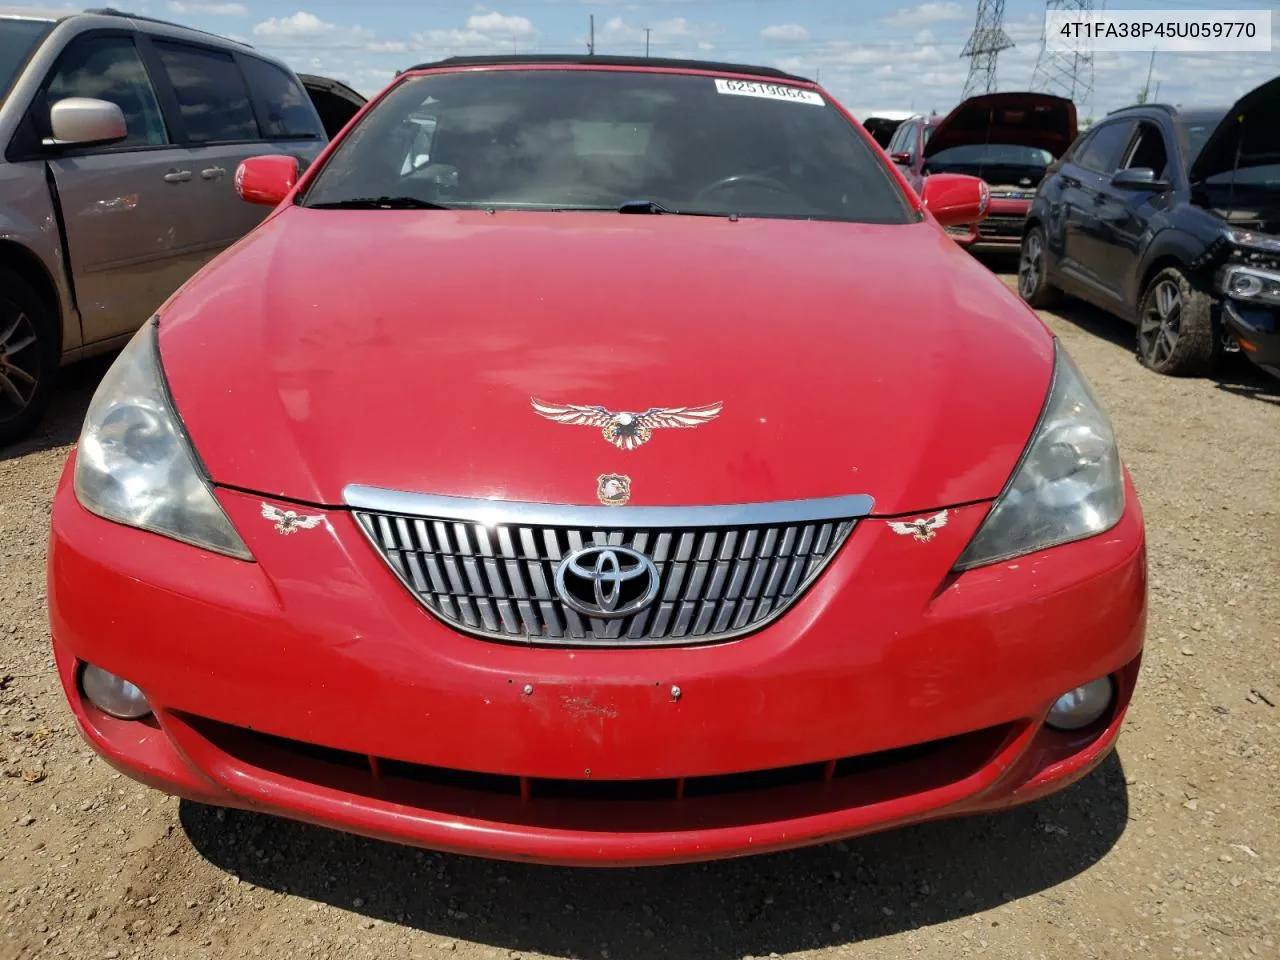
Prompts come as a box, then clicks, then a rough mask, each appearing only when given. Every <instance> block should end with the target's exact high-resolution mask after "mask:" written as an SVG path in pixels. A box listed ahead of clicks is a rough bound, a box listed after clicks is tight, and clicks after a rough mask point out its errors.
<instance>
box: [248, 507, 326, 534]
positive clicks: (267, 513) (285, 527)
mask: <svg viewBox="0 0 1280 960" xmlns="http://www.w3.org/2000/svg"><path fill="white" fill-rule="evenodd" d="M262 516H263V517H264V518H265V519H267V520H271V521H272V522H274V523H275V525H276V532H277V533H281V534H284V535H285V536H288V535H289V534H291V533H297V532H298V531H299V530H310V529H311V528H312V527H317V526H319V525H320V521H321V520H323V519H324V514H322V513H313V514H301V513H298V512H297V511H296V510H281V509H280V508H279V507H273V506H272V505H271V504H269V503H264V504H263V505H262Z"/></svg>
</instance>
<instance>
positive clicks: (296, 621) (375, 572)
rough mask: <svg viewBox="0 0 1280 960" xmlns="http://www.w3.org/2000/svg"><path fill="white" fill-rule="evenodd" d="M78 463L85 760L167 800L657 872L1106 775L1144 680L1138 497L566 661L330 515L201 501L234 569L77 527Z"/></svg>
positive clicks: (70, 609) (942, 547)
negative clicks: (217, 521) (1021, 540)
mask: <svg viewBox="0 0 1280 960" xmlns="http://www.w3.org/2000/svg"><path fill="white" fill-rule="evenodd" d="M73 456H74V455H73ZM70 470H71V463H70V462H69V463H68V467H67V471H66V472H65V473H64V476H63V479H62V482H61V484H60V486H59V490H58V493H57V496H56V499H55V504H54V510H53V522H52V530H51V538H50V552H49V613H50V624H51V630H52V633H53V640H54V651H55V654H56V658H57V662H58V667H59V673H60V677H61V680H62V683H63V687H64V690H65V692H66V695H67V697H68V700H69V702H70V704H71V707H72V710H73V712H74V714H75V717H76V720H77V723H78V724H79V727H80V729H81V731H82V733H83V735H84V736H85V737H86V739H87V740H88V741H89V742H90V743H91V744H92V745H93V746H94V747H95V749H97V750H98V751H99V752H100V753H101V754H102V755H103V756H104V757H106V758H107V759H108V760H109V761H110V762H111V763H113V764H114V765H116V766H117V767H118V768H119V769H121V770H122V771H124V772H125V773H127V774H128V775H129V776H131V777H134V778H136V779H138V780H140V781H142V782H145V783H148V784H151V785H152V786H154V787H156V788H158V789H161V790H165V791H169V792H172V793H176V794H179V795H182V796H186V797H190V798H192V799H196V800H199V801H202V802H206V803H212V804H219V805H226V806H238V807H243V808H246V809H254V810H262V811H267V812H272V813H276V814H280V815H283V816H287V817H293V818H296V819H301V820H306V821H310V822H314V823H319V824H324V825H329V826H333V827H337V828H340V829H343V830H348V831H351V832H355V833H360V834H364V835H368V836H374V837H380V838H384V839H391V840H395V841H400V842H406V843H412V844H418V845H421V846H426V847H430V848H434V849H442V850H450V851H455V852H464V853H470V854H477V855H482V856H491V857H500V858H511V859H522V860H534V861H541V862H551V863H591V864H616V865H622V864H641V863H669V862H677V861H684V860H698V859H710V858H718V857H725V856H734V855H741V854H746V853H754V852H763V851H768V850H776V849H782V848H786V847H793V846H799V845H803V844H808V843H817V842H822V841H826V840H832V839H835V838H838V837H844V836H851V835H855V834H859V833H866V832H870V831H873V830H880V829H885V828H887V827H892V826H895V825H899V824H905V823H910V822H915V821H920V820H924V819H931V818H936V817H942V816H951V815H958V814H963V813H972V812H976V811H980V810H989V809H995V808H999V807H1004V806H1008V805H1011V804H1015V803H1020V802H1025V801H1027V800H1030V799H1034V798H1035V797H1038V796H1041V795H1043V794H1045V793H1047V792H1050V791H1052V790H1056V789H1059V788H1061V787H1062V786H1065V785H1066V784H1068V783H1070V782H1072V781H1073V780H1075V779H1077V778H1078V777H1080V776H1083V775H1084V774H1085V773H1087V772H1088V771H1089V770H1091V769H1092V768H1093V767H1094V766H1095V765H1096V764H1098V763H1099V762H1101V760H1102V759H1104V758H1105V756H1106V755H1107V753H1108V752H1109V751H1110V750H1111V748H1112V747H1113V745H1114V742H1115V739H1116V736H1117V735H1118V732H1119V728H1120V725H1121V722H1122V720H1123V717H1124V713H1125V709H1126V707H1127V705H1128V702H1129V698H1130V696H1131V693H1132V690H1133V686H1134V683H1135V682H1136V677H1137V670H1138V663H1139V660H1140V655H1141V649H1142V636H1143V629H1144V626H1145V620H1146V558H1145V544H1144V539H1143V530H1142V519H1141V514H1140V508H1139V506H1138V503H1137V499H1136V496H1135V495H1134V493H1133V491H1132V488H1130V490H1129V508H1128V511H1127V513H1126V515H1125V517H1124V519H1123V520H1122V522H1121V523H1120V525H1119V526H1117V527H1116V528H1114V529H1113V530H1111V531H1109V532H1108V533H1107V534H1106V535H1104V536H1100V537H1095V538H1093V539H1091V540H1088V541H1083V542H1080V543H1076V544H1071V545H1068V546H1065V547H1060V548H1057V549H1055V550H1050V551H1045V552H1043V553H1040V554H1036V555H1032V556H1028V557H1023V558H1020V559H1019V560H1017V561H1013V562H1010V563H1006V564H1001V565H996V566H992V567H989V568H984V569H980V570H974V571H970V572H968V573H965V574H963V575H961V576H959V577H954V576H951V575H950V574H949V572H948V571H949V570H950V567H951V565H952V563H953V562H954V560H955V558H956V557H957V556H958V555H959V553H960V551H961V550H962V549H963V547H964V545H965V544H966V543H967V541H968V540H969V538H970V536H971V535H972V534H973V532H974V530H975V529H976V528H977V525H978V524H979V523H980V522H981V520H982V518H983V516H984V515H985V513H986V510H987V509H988V505H987V504H979V505H973V506H967V507H962V508H958V509H955V510H953V511H951V513H950V519H949V522H948V524H947V525H946V527H945V528H943V529H941V530H939V531H938V532H937V534H936V535H935V537H934V538H933V539H932V540H931V541H927V542H921V541H918V540H916V539H915V538H914V537H911V536H898V535H896V534H894V533H892V532H891V531H890V529H889V528H888V526H887V524H885V523H883V522H881V521H878V520H874V519H870V520H865V521H863V522H862V523H860V524H859V525H858V526H857V528H855V530H854V533H853V534H852V536H851V537H850V539H849V541H848V542H847V543H846V544H845V545H844V547H843V548H842V550H841V552H840V554H839V555H838V556H837V557H835V559H834V560H833V561H832V563H831V565H830V566H829V567H828V568H827V570H826V571H825V573H824V574H823V575H822V577H820V578H819V580H818V581H817V583H815V584H814V586H813V587H812V588H811V589H810V590H809V592H808V593H807V594H806V595H805V596H803V597H802V598H801V599H800V600H799V601H798V602H797V603H796V605H795V606H794V607H793V608H792V609H791V610H790V611H789V612H788V613H787V614H786V615H785V616H784V617H782V618H781V619H780V620H779V621H777V622H776V623H774V624H772V625H770V626H768V627H767V628H765V629H763V630H761V631H759V632H758V633H756V634H753V635H751V636H748V637H745V638H743V639H740V640H737V641H733V642H730V643H724V644H719V645H714V646H706V647H691V648H668V649H660V650H658V649H650V650H637V649H619V650H600V649H594V650H570V649H546V648H529V647H517V646H506V645H502V644H497V643H492V642H487V641H482V640H477V639H473V638H469V637H466V636H463V635H460V634H458V633H456V632H454V631H452V630H450V629H448V628H446V627H444V626H443V625H442V624H440V623H439V622H438V621H436V620H435V619H433V618H432V617H431V616H430V615H429V614H427V613H426V612H425V611H423V610H422V609H421V608H420V607H419V606H418V605H417V603H416V602H415V601H414V599H413V598H412V597H411V596H410V595H409V593H408V592H407V591H406V590H405V589H404V588H403V587H402V586H401V585H400V584H399V582H398V581H396V579H395V578H394V576H393V575H392V573H391V571H390V570H389V569H388V568H387V567H386V565H385V564H384V563H383V561H382V560H381V558H379V557H378V556H377V555H376V554H375V553H374V552H373V550H372V549H371V548H370V546H369V544H368V542H367V541H366V540H365V539H364V537H363V536H361V535H360V533H359V531H358V530H357V528H356V526H355V523H354V521H353V519H352V518H351V516H350V515H349V514H348V513H347V512H346V511H342V510H333V511H328V512H326V520H327V522H326V523H325V524H322V525H321V526H320V527H318V528H316V529H314V530H312V531H306V532H299V533H296V534H294V535H290V536H280V535H279V534H277V533H276V532H275V530H274V529H273V525H272V524H271V523H269V522H267V521H264V520H262V518H261V512H260V511H261V500H260V498H256V497H251V496H248V495H245V494H241V493H237V492H232V491H227V490H220V491H218V496H219V499H220V500H221V501H222V503H223V505H224V507H225V509H226V510H227V512H228V514H229V516H230V517H231V518H232V520H233V522H234V523H235V524H236V526H237V528H238V529H239V530H240V532H241V534H242V535H243V537H244V539H245V541H246V543H247V544H248V545H249V547H250V549H251V550H252V551H253V552H254V555H255V556H256V557H257V558H258V561H259V562H258V563H244V562H240V561H236V560H232V559H229V558H225V557H221V556H217V555H213V554H209V553H206V552H203V551H200V550H196V549H193V548H191V547H188V546H185V545H183V544H180V543H176V542H174V541H170V540H167V539H164V538H161V537H157V536H153V535H150V534H147V533H144V532H141V531H137V530H133V529H130V528H126V527H122V526H118V525H115V524H111V523H108V522H106V521H103V520H100V519H98V518H97V517H94V516H92V515H91V514H88V513H87V512H86V511H84V510H83V509H82V508H81V507H80V506H79V504H78V503H77V502H76V500H75V497H74V494H73V492H72V489H71V482H70ZM86 661H87V662H92V663H95V664H97V665H99V666H101V667H103V668H105V669H107V670H110V671H112V672H115V673H118V674H120V675H122V676H125V677H127V678H129V679H130V680H132V681H134V682H135V683H137V684H138V685H139V686H140V687H141V688H142V689H143V690H144V691H145V692H146V693H147V695H148V697H149V698H150V699H151V701H152V703H153V705H154V706H155V715H154V717H153V718H150V719H148V720H147V721H119V720H115V719H112V718H111V717H108V716H106V715H104V714H102V713H101V712H99V711H98V710H96V709H95V708H94V707H93V706H92V705H90V704H88V703H87V702H86V701H85V700H84V699H83V698H82V696H81V694H80V691H79V686H78V682H77V674H78V669H79V666H80V664H82V663H83V662H86ZM1104 674H1111V675H1113V676H1114V677H1115V678H1116V681H1117V687H1118V695H1117V700H1116V703H1115V705H1114V708H1113V709H1112V711H1111V712H1110V713H1109V714H1107V715H1106V716H1104V717H1103V718H1102V719H1101V720H1100V721H1099V722H1098V723H1097V724H1096V725H1095V726H1094V727H1093V728H1090V729H1087V730H1084V731H1081V732H1079V733H1077V734H1071V735H1067V734H1061V733H1057V732H1054V731H1052V730H1050V729H1048V728H1046V727H1044V725H1043V718H1044V716H1045V713H1046V711H1047V710H1048V707H1049V706H1050V704H1051V703H1052V701H1053V700H1054V698H1056V697H1057V696H1058V694H1060V693H1061V692H1062V691H1064V690H1067V689H1070V688H1071V687H1073V686H1076V685H1078V684H1080V683H1083V682H1086V681H1088V680H1091V679H1093V678H1095V677H1098V676H1102V675H1104ZM677 688H678V689H677Z"/></svg>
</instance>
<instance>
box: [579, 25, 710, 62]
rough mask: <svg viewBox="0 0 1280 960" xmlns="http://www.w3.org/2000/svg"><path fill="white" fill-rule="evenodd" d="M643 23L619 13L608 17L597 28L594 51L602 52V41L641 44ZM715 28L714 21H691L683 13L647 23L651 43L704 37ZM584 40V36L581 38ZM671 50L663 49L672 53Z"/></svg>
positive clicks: (686, 41) (609, 44)
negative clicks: (633, 20) (602, 24)
mask: <svg viewBox="0 0 1280 960" xmlns="http://www.w3.org/2000/svg"><path fill="white" fill-rule="evenodd" d="M644 30H645V28H644V26H643V25H642V24H636V23H633V22H631V21H629V20H625V19H623V18H622V17H617V16H615V17H610V18H609V19H608V20H607V21H606V22H605V24H604V26H603V27H597V28H596V47H597V52H600V53H603V52H604V51H603V50H600V49H599V47H600V46H601V44H605V45H608V46H612V47H614V48H617V47H619V46H624V45H637V46H643V45H644V42H645V34H644ZM717 32H718V28H717V27H716V25H715V24H711V23H690V22H689V21H688V20H687V19H685V18H684V17H672V18H671V19H669V20H660V21H658V22H657V23H655V24H653V25H652V26H650V27H649V43H650V45H651V46H661V45H664V44H665V45H670V44H673V43H680V42H683V43H690V42H696V41H702V40H706V39H707V38H708V37H711V36H714V35H715V34H716V33H717ZM582 39H583V40H584V41H585V39H586V38H585V37H583V38H582ZM675 52H676V51H674V50H669V51H665V52H664V56H665V55H667V54H671V53H675Z"/></svg>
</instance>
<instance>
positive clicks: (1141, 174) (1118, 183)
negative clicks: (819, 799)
mask: <svg viewBox="0 0 1280 960" xmlns="http://www.w3.org/2000/svg"><path fill="white" fill-rule="evenodd" d="M1111 185H1112V186H1113V187H1115V188H1116V189H1118V190H1149V191H1151V192H1153V193H1155V192H1158V191H1161V190H1168V189H1169V181H1168V180H1157V179H1156V172H1155V171H1154V170H1152V169H1151V168H1150V167H1130V168H1129V169H1128V170H1120V171H1117V172H1116V174H1115V176H1113V177H1112V178H1111Z"/></svg>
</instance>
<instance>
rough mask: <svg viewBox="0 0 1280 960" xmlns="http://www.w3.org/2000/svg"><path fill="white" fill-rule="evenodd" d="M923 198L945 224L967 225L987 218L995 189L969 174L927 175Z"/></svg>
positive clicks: (953, 225) (928, 207) (929, 209)
mask: <svg viewBox="0 0 1280 960" xmlns="http://www.w3.org/2000/svg"><path fill="white" fill-rule="evenodd" d="M920 201H921V202H922V203H923V204H924V206H925V209H926V210H928V211H929V212H930V213H932V214H933V217H934V219H935V220H937V221H938V223H940V224H941V225H942V226H944V227H958V226H967V225H969V224H973V223H981V222H982V221H983V220H985V219H986V218H987V207H989V206H990V205H991V191H990V190H989V189H988V188H987V184H986V182H985V181H983V180H980V179H979V178H977V177H971V176H969V175H968V174H964V173H935V174H932V175H930V176H929V177H926V178H925V181H924V187H923V188H922V189H921V191H920Z"/></svg>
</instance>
